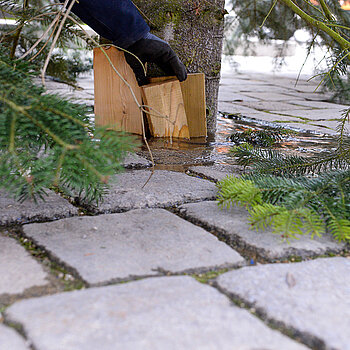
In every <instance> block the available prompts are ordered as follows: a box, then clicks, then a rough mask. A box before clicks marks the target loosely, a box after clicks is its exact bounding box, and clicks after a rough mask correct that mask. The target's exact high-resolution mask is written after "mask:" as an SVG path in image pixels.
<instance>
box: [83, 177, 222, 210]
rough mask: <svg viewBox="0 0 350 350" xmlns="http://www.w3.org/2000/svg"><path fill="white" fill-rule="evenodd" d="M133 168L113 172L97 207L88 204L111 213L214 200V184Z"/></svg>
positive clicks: (90, 206)
mask: <svg viewBox="0 0 350 350" xmlns="http://www.w3.org/2000/svg"><path fill="white" fill-rule="evenodd" d="M150 175H151V172H150V171H148V170H136V171H132V172H125V173H123V174H119V175H116V176H115V178H114V180H115V184H113V185H112V188H111V190H110V191H109V193H108V194H107V195H106V196H105V198H104V202H103V203H101V204H99V205H98V206H94V205H89V209H90V210H91V211H93V212H95V213H113V212H121V211H125V210H130V209H140V208H155V207H160V208H164V207H172V206H175V205H178V204H183V203H188V202H198V201H202V200H210V199H214V198H215V196H216V193H217V189H216V187H215V185H214V184H213V183H211V182H209V181H207V180H202V179H197V178H194V177H191V176H188V175H186V174H184V173H177V172H172V171H166V170H156V171H155V172H154V174H153V176H152V178H151V180H150V181H149V182H148V184H147V185H146V186H145V187H144V188H142V186H143V185H144V184H145V183H146V181H147V180H148V178H149V176H150Z"/></svg>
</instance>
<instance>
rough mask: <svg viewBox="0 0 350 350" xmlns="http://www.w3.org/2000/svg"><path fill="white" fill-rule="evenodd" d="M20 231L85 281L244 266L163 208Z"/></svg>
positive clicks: (92, 282) (230, 251) (33, 226)
mask: <svg viewBox="0 0 350 350" xmlns="http://www.w3.org/2000/svg"><path fill="white" fill-rule="evenodd" d="M23 231H24V234H25V235H26V236H27V237H30V238H31V239H33V240H34V241H35V242H36V243H37V244H38V245H39V246H41V247H43V248H45V250H46V251H48V252H50V254H52V255H53V256H55V257H56V258H57V259H58V260H59V261H61V262H63V263H64V264H66V265H68V266H71V267H72V268H74V269H75V270H76V271H77V272H78V273H79V275H80V276H81V277H82V278H83V279H84V280H85V281H86V282H88V283H89V284H90V285H97V284H106V283H109V282H111V281H120V280H128V279H131V278H133V277H140V276H154V275H161V274H163V273H164V272H171V273H178V272H183V271H192V270H193V271H194V270H198V271H204V270H211V269H215V268H222V267H225V266H241V265H243V264H244V259H243V258H242V257H241V256H240V255H239V254H238V253H237V252H236V251H234V250H233V249H232V248H230V247H229V246H227V245H226V244H225V243H223V242H220V241H219V240H218V239H217V238H216V237H215V236H213V235H211V234H210V233H209V232H206V231H205V230H203V229H202V228H200V227H197V226H195V225H193V224H191V223H189V222H187V221H185V220H183V219H181V218H179V217H178V216H176V215H175V214H172V213H170V212H168V211H166V210H164V209H141V210H133V211H129V212H126V213H119V214H108V215H101V216H96V217H77V218H70V219H64V220H60V221H56V222H50V223H44V224H31V225H25V226H24V227H23Z"/></svg>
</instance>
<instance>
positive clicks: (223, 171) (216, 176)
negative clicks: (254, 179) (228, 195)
mask: <svg viewBox="0 0 350 350" xmlns="http://www.w3.org/2000/svg"><path fill="white" fill-rule="evenodd" d="M188 171H189V172H190V173H191V174H194V175H197V176H200V177H203V178H205V179H208V180H211V181H215V182H217V181H221V180H223V179H224V178H225V177H226V176H227V175H233V176H235V175H237V176H239V174H242V173H243V171H244V168H243V167H242V166H239V165H226V164H215V165H211V166H203V165H199V166H192V167H190V168H188Z"/></svg>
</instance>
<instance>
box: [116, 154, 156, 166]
mask: <svg viewBox="0 0 350 350" xmlns="http://www.w3.org/2000/svg"><path fill="white" fill-rule="evenodd" d="M122 165H123V167H124V168H126V169H142V168H149V167H151V166H152V162H150V161H149V160H148V159H146V158H143V157H140V156H139V155H137V154H136V153H130V152H128V154H127V155H126V157H125V158H124V160H123V162H122Z"/></svg>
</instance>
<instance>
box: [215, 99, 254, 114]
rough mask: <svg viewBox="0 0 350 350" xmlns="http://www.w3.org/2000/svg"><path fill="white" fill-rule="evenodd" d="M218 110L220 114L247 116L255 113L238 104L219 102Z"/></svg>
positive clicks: (251, 109)
mask: <svg viewBox="0 0 350 350" xmlns="http://www.w3.org/2000/svg"><path fill="white" fill-rule="evenodd" d="M218 110H219V111H220V112H222V113H232V114H249V113H253V112H256V111H255V109H253V108H248V107H246V106H243V105H241V104H240V103H231V102H219V104H218Z"/></svg>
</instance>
